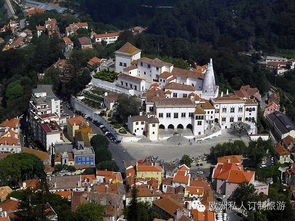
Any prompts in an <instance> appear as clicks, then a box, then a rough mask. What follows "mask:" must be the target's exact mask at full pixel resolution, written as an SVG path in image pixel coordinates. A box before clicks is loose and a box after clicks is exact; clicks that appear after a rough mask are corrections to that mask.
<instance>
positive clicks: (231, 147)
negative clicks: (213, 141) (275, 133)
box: [209, 139, 274, 168]
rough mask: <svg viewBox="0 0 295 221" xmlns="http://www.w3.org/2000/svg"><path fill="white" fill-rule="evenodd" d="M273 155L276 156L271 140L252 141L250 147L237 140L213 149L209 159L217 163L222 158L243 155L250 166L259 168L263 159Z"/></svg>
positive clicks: (218, 145)
mask: <svg viewBox="0 0 295 221" xmlns="http://www.w3.org/2000/svg"><path fill="white" fill-rule="evenodd" d="M271 154H272V155H273V154H274V151H273V145H272V142H271V140H267V141H263V140H262V139H258V140H257V141H250V143H249V144H248V146H246V144H245V143H244V142H243V141H239V140H237V141H234V142H229V143H223V144H217V145H216V146H215V147H211V149H210V155H209V159H210V160H212V161H213V162H216V160H217V158H218V157H221V156H226V155H243V156H244V157H245V158H248V160H247V162H248V165H249V166H252V167H254V168H257V166H258V165H259V164H260V163H261V161H262V159H263V157H266V156H268V155H271Z"/></svg>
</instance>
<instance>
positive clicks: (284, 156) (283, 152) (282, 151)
mask: <svg viewBox="0 0 295 221" xmlns="http://www.w3.org/2000/svg"><path fill="white" fill-rule="evenodd" d="M275 152H276V154H277V157H278V161H279V163H280V164H284V163H293V160H292V159H291V153H290V151H288V150H287V149H286V148H285V147H283V146H282V145H281V144H277V145H276V146H275Z"/></svg>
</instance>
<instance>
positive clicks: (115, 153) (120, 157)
mask: <svg viewBox="0 0 295 221" xmlns="http://www.w3.org/2000/svg"><path fill="white" fill-rule="evenodd" d="M63 109H64V112H65V113H66V114H68V115H70V116H73V115H74V113H73V112H72V111H71V110H69V109H68V108H67V107H66V106H65V105H64V107H63ZM89 124H90V126H91V127H92V128H93V130H94V132H95V133H96V134H101V135H103V133H102V131H101V130H100V128H98V127H97V126H96V125H94V124H93V123H92V122H89ZM109 150H110V151H111V153H112V157H113V159H114V161H115V162H116V164H117V165H118V167H119V169H120V171H122V172H123V171H125V166H124V163H123V161H124V160H125V161H130V160H133V158H132V157H131V156H130V155H129V154H128V153H127V152H126V151H125V149H124V148H122V146H121V144H115V143H112V142H110V145H109Z"/></svg>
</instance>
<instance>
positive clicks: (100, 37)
mask: <svg viewBox="0 0 295 221" xmlns="http://www.w3.org/2000/svg"><path fill="white" fill-rule="evenodd" d="M119 35H120V33H119V32H111V33H104V34H96V33H92V34H91V38H92V39H93V40H94V42H95V43H102V42H105V43H106V44H107V45H108V44H112V43H115V42H116V41H117V40H118V38H119Z"/></svg>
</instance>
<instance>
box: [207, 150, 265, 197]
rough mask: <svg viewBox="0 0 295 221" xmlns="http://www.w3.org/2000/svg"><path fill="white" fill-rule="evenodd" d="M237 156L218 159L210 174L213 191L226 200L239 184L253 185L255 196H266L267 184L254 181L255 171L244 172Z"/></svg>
mask: <svg viewBox="0 0 295 221" xmlns="http://www.w3.org/2000/svg"><path fill="white" fill-rule="evenodd" d="M241 162H242V161H241V157H240V156H238V155H232V156H225V157H219V158H218V162H217V164H216V165H215V168H214V170H213V174H212V183H213V186H214V188H215V191H216V192H217V193H219V194H222V195H225V197H226V198H228V197H230V196H231V194H232V193H233V192H234V191H235V190H236V189H237V188H238V186H239V185H240V184H241V183H250V184H253V185H254V187H255V189H256V192H257V194H259V193H264V194H265V195H268V184H264V183H261V182H257V181H255V171H251V170H244V167H243V165H241Z"/></svg>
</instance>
